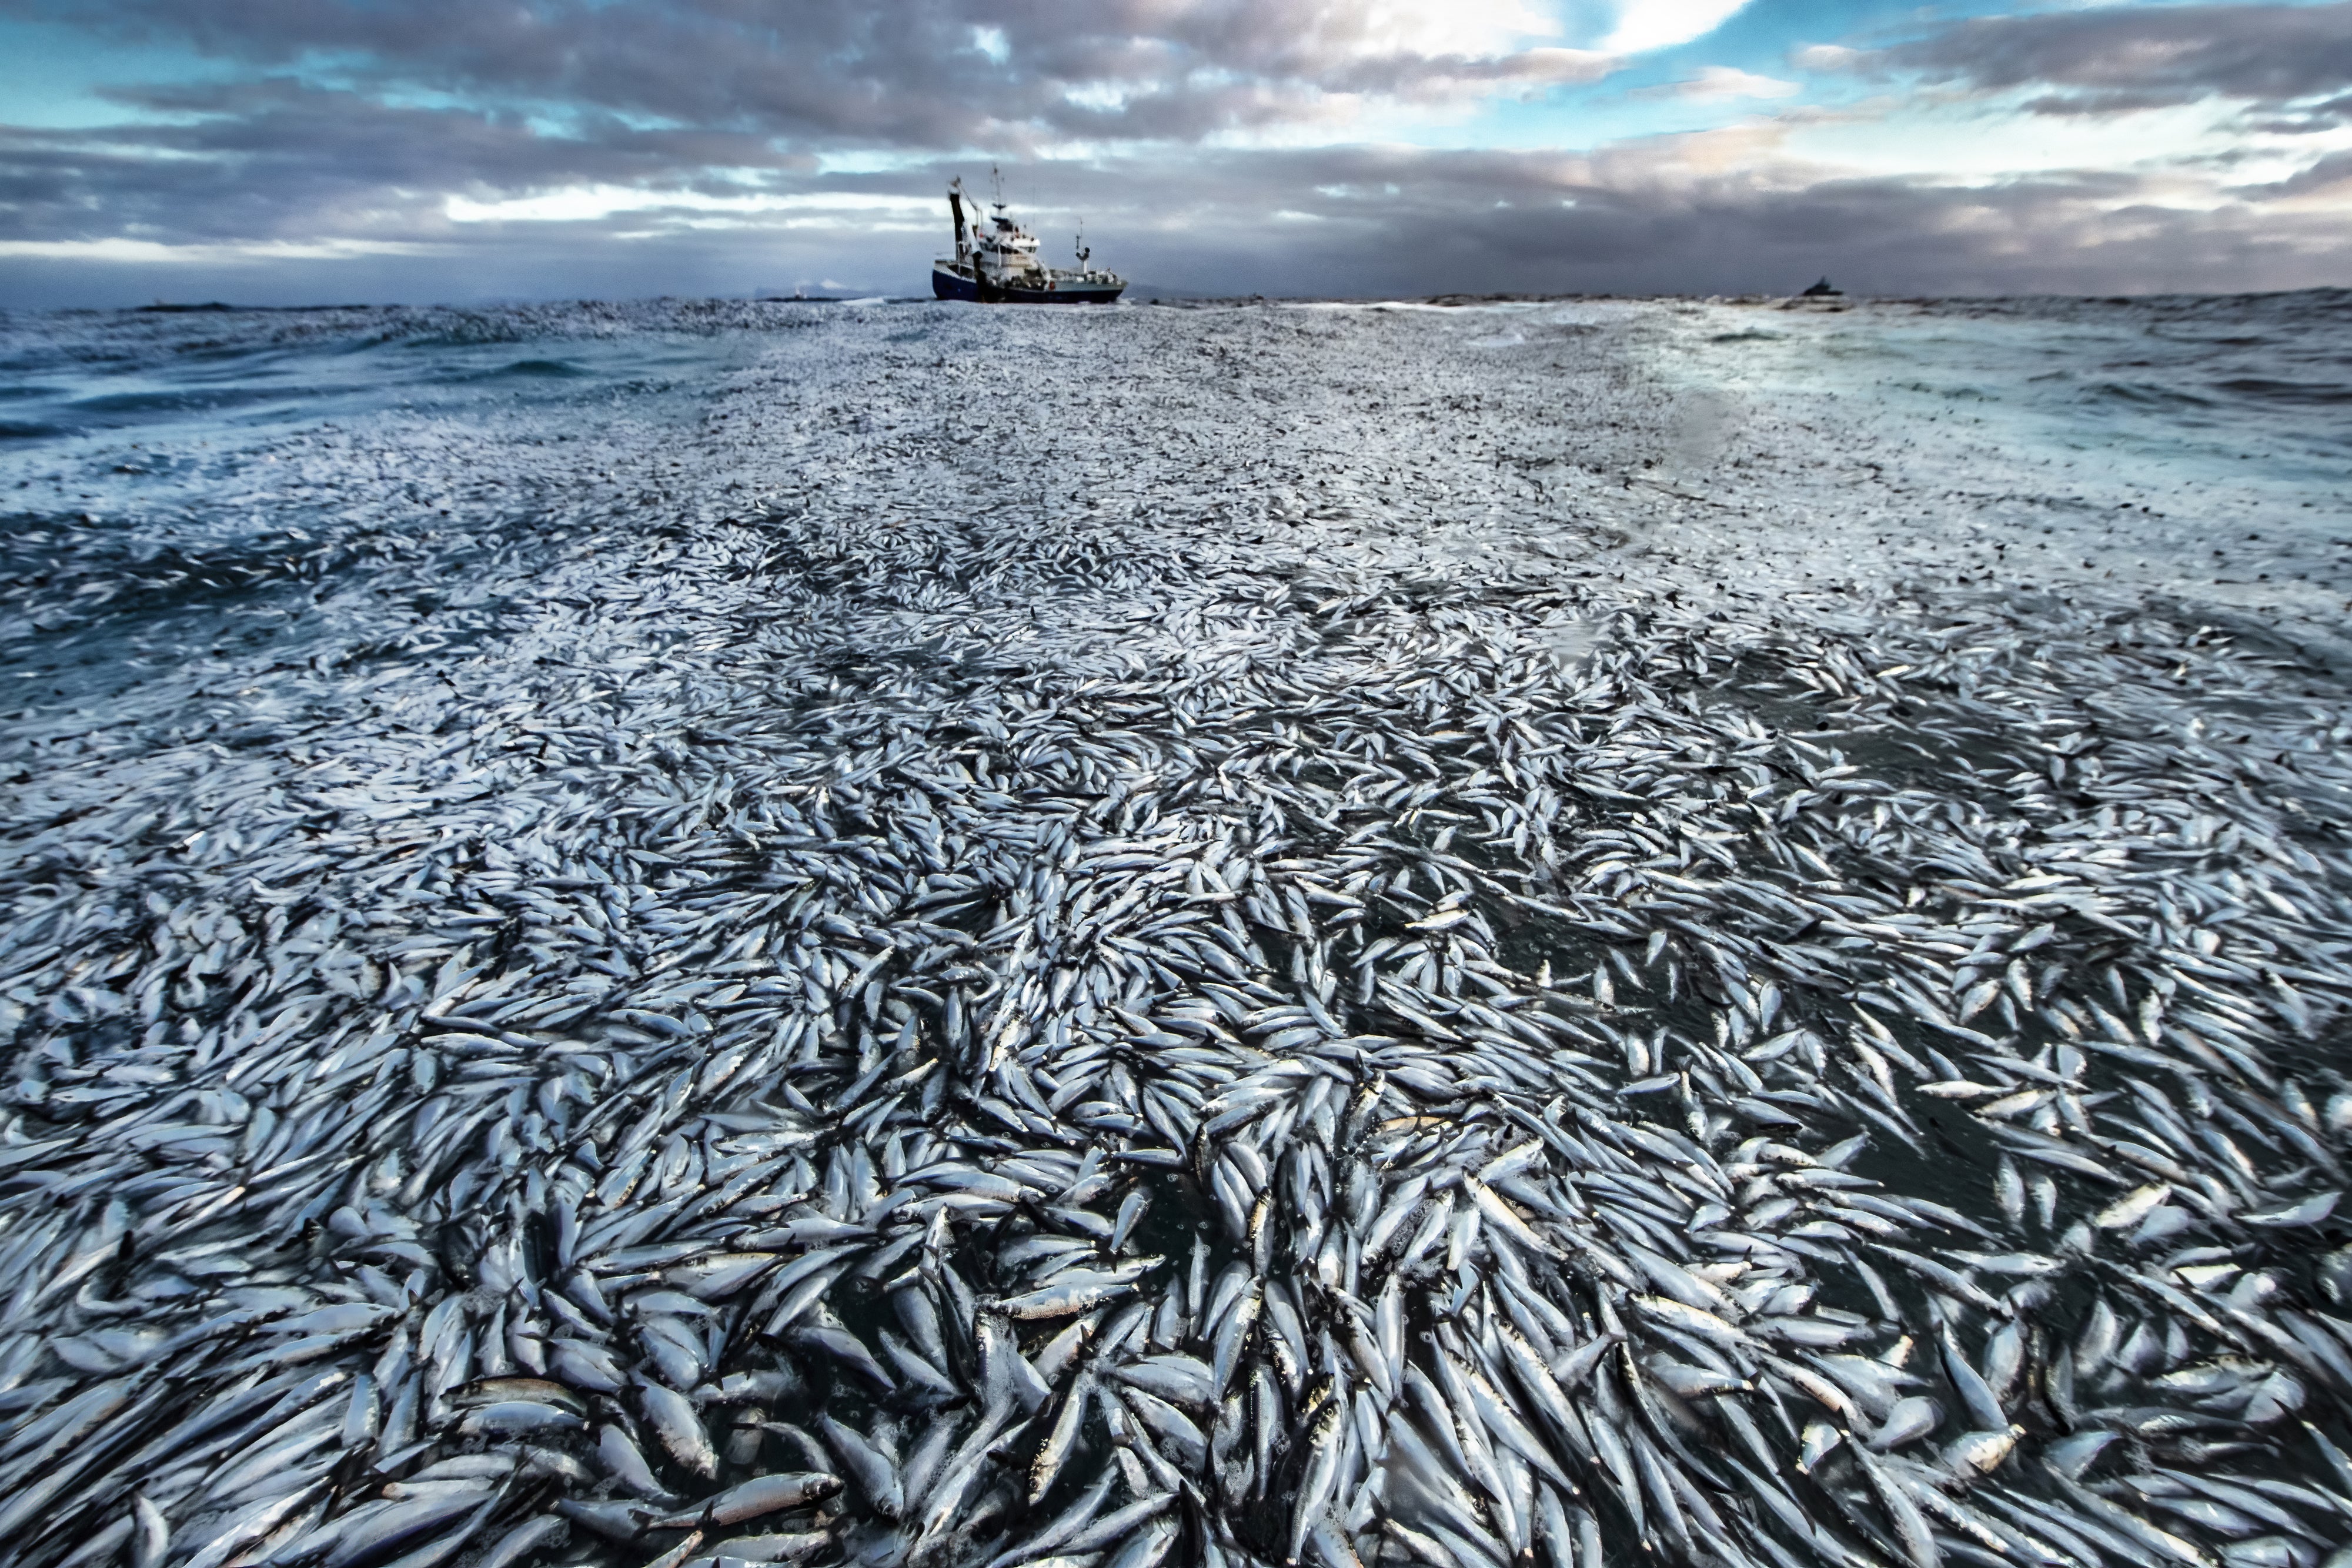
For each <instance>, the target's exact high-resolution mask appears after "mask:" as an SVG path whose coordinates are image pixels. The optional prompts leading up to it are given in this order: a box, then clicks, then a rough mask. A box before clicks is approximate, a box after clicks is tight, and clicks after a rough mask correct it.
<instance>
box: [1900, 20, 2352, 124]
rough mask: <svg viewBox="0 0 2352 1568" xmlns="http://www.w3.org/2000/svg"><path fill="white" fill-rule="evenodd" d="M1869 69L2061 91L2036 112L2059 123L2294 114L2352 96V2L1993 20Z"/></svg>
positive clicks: (1950, 32) (1980, 85)
mask: <svg viewBox="0 0 2352 1568" xmlns="http://www.w3.org/2000/svg"><path fill="white" fill-rule="evenodd" d="M1857 63H1859V64H1864V65H1865V66H1870V67H1875V68H1879V69H1881V70H1891V71H1900V72H1905V73H1917V74H1918V75H1921V76H1924V77H1926V78H1928V79H1930V80H1934V81H1944V82H1955V83H1960V84H1964V85H1966V86H1968V87H1971V88H1976V89H1983V90H1988V91H2001V90H2008V89H2018V88H2033V87H2048V88H2052V89H2056V90H2053V91H2051V92H2048V93H2045V94H2042V95H2041V96H2039V97H2037V98H2035V99H2032V100H2031V102H2030V103H2029V104H2028V106H2027V107H2029V108H2031V109H2033V110H2036V111H2039V112H2042V113H2048V114H2081V113H2105V112H2110V111H2114V110H2131V109H2151V108H2158V107H2162V106H2165V105H2169V104H2179V103H2192V102H2195V101H2197V100H2199V99H2207V98H2229V99H2250V100H2252V101H2253V102H2256V103H2260V104H2272V105H2276V104H2285V103H2291V102H2294V101H2295V100H2297V99H2308V98H2313V97H2317V96H2320V95H2326V94H2340V93H2342V92H2343V91H2344V90H2345V89H2347V87H2352V4H2336V5H2156V6H2128V7H2127V6H2120V5H2118V6H2110V7H2102V8H2099V9H2095V10H2088V11H2062V12H2053V13H2046V14H2043V15H2040V16H1987V17H1979V18H1978V19H1976V20H1973V21H1969V22H1963V23H1960V24H1959V25H1958V26H1952V27H1949V28H1946V29H1944V30H1942V31H1940V32H1938V33H1937V34H1935V35H1933V36H1932V37H1927V38H1924V39H1921V40H1919V41H1917V42H1915V43H1909V44H1904V45H1899V46H1897V47H1894V48H1890V49H1885V50H1882V51H1878V52H1876V53H1874V54H1870V55H1865V56H1864V57H1862V58H1861V60H1860V61H1858V62H1857ZM2341 107H2342V106H2341V103H2340V102H2339V104H2338V107H2337V112H2339V113H2340V112H2341Z"/></svg>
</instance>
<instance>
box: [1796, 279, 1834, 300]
mask: <svg viewBox="0 0 2352 1568" xmlns="http://www.w3.org/2000/svg"><path fill="white" fill-rule="evenodd" d="M1797 298H1800V299H1843V298H1845V290H1844V289H1843V288H1835V287H1831V284H1830V280H1829V279H1828V278H1826V277H1824V278H1822V280H1821V281H1820V282H1819V283H1816V284H1814V285H1813V286H1812V287H1811V288H1808V289H1806V290H1805V291H1804V292H1803V293H1802V294H1800V295H1799V296H1797Z"/></svg>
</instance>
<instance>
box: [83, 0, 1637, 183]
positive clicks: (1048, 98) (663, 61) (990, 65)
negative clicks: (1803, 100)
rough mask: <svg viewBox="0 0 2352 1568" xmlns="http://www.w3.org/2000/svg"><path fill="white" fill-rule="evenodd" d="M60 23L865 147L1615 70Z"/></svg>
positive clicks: (623, 15) (849, 20) (1235, 18)
mask: <svg viewBox="0 0 2352 1568" xmlns="http://www.w3.org/2000/svg"><path fill="white" fill-rule="evenodd" d="M37 14H39V15H43V16H51V17H55V18H58V19H62V20H68V21H70V22H73V23H75V24H77V25H79V26H86V27H89V28H92V29H95V30H98V31H100V32H102V33H105V34H108V35H110V36H114V37H140V38H143V39H162V40H166V41H171V42H175V43H177V42H184V43H187V44H190V45H193V46H194V47H196V48H197V49H199V50H201V51H203V52H205V53H206V54H208V55H212V56H215V57H226V58H230V59H238V60H245V61H249V62H253V63H255V64H257V65H261V66H264V67H267V68H288V67H291V66H295V65H297V64H303V63H309V64H311V65H313V66H317V65H318V64H319V63H320V62H322V61H328V62H331V69H332V71H333V72H334V74H335V75H336V76H337V77H338V78H341V79H345V80H349V81H352V82H353V83H355V84H360V85H369V86H374V87H379V88H388V87H395V86H399V85H402V84H424V85H428V86H429V87H431V88H432V89H434V90H436V91H438V92H446V93H461V94H474V95H479V96H482V97H485V98H489V99H499V100H512V101H526V102H527V101H541V102H549V103H561V104H566V105H585V106H593V107H594V108H597V109H602V110H607V111H611V112H614V113H619V114H624V115H627V116H631V117H635V118H640V119H643V118H656V119H660V120H672V121H677V122H679V123H685V124H697V125H713V126H723V127H728V128H730V129H737V130H743V131H754V132H757V133H760V134H764V135H772V136H777V137H785V138H791V139H793V140H795V141H804V142H811V141H813V142H824V143H835V144H842V145H856V146H859V147H877V146H890V147H915V148H939V149H947V148H955V147H963V146H971V145H992V146H1007V147H1010V146H1018V145H1022V144H1024V143H1027V142H1030V141H1034V140H1035V139H1036V138H1039V137H1043V136H1066V135H1072V134H1082V135H1085V136H1088V137H1092V138H1097V139H1100V138H1106V137H1108V138H1113V139H1116V138H1120V137H1146V138H1151V139H1165V138H1182V139H1192V138H1196V137H1200V136H1203V135H1206V134H1209V133H1211V132H1213V131H1222V130H1233V129H1243V128H1249V127H1255V126H1263V125H1265V124H1268V123H1272V122H1276V121H1282V120H1293V119H1297V118H1300V117H1302V116H1307V115H1311V114H1312V113H1313V112H1315V110H1316V109H1317V107H1318V103H1320V102H1321V100H1323V99H1326V98H1328V96H1330V95H1333V94H1352V93H1364V92H1379V93H1383V94H1390V95H1394V96H1400V97H1405V98H1425V97H1430V96H1438V95H1444V94H1445V93H1448V92H1452V91H1456V90H1460V89H1465V88H1472V87H1486V88H1490V89H1491V88H1492V87H1494V86H1496V85H1497V84H1504V85H1508V84H1511V83H1524V84H1528V85H1530V86H1535V85H1541V84H1543V83H1546V82H1553V81H1559V80H1583V79H1591V78H1593V77H1596V76H1598V75H1600V74H1602V73H1603V72H1604V71H1605V70H1606V69H1607V68H1608V62H1607V61H1606V60H1605V59H1604V58H1603V57H1600V56H1596V55H1591V54H1585V53H1581V52H1579V51H1572V50H1565V49H1546V50H1537V51H1533V52H1529V53H1523V54H1517V55H1501V56H1494V57H1482V56H1464V55H1461V54H1457V53H1450V52H1444V51H1439V52H1424V51H1422V50H1420V49H1418V48H1415V47H1411V30H1410V29H1408V30H1407V31H1406V32H1404V33H1402V34H1392V33H1391V30H1390V28H1389V21H1390V19H1391V18H1392V17H1393V15H1394V14H1393V13H1384V12H1382V11H1381V10H1380V9H1379V8H1376V7H1370V6H1364V5H1352V4H1348V3H1346V0H1211V3H1208V4H1201V5H1168V4H1165V3H1163V0H895V3H891V4H885V5H846V4H842V3H840V0H757V3H753V0H663V3H659V4H656V3H654V0H609V3H602V4H599V3H593V0H521V3H518V4H498V5H486V4H482V3H480V0H413V3H409V4H403V5H362V4H352V3H351V0H212V3H209V4H205V5H187V4H185V3H184V0H105V3H102V4H99V3H89V0H48V3H47V4H46V5H39V6H38V9H37ZM1407 16H1408V18H1410V16H1412V12H1411V11H1410V10H1408V12H1407Z"/></svg>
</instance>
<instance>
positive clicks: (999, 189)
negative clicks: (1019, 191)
mask: <svg viewBox="0 0 2352 1568" xmlns="http://www.w3.org/2000/svg"><path fill="white" fill-rule="evenodd" d="M988 186H989V189H990V191H992V193H994V194H995V197H996V200H995V202H994V203H993V204H992V205H993V206H995V208H996V209H997V210H998V211H999V212H1002V211H1003V210H1004V171H1003V170H1002V169H1000V168H998V167H997V166H996V165H995V164H993V163H991V164H990V165H989V166H988Z"/></svg>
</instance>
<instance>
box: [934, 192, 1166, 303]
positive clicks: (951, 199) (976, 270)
mask: <svg viewBox="0 0 2352 1568" xmlns="http://www.w3.org/2000/svg"><path fill="white" fill-rule="evenodd" d="M997 197H998V199H997V200H995V201H993V202H992V203H990V206H991V208H992V215H991V216H990V217H989V218H988V219H987V220H986V221H985V222H983V221H982V218H981V216H980V213H979V210H978V209H979V204H978V203H974V204H973V213H972V217H971V222H970V223H969V224H967V223H966V222H965V220H964V214H963V203H964V195H963V182H962V181H961V179H958V180H953V181H950V183H949V184H948V212H949V214H950V216H951V217H953V218H954V219H955V255H954V256H941V257H940V258H939V259H938V260H937V261H934V262H932V263H931V292H932V293H933V294H934V295H936V296H937V297H939V298H941V299H970V300H975V301H977V302H979V303H981V304H983V305H1108V304H1110V303H1111V302H1112V301H1113V300H1115V299H1117V298H1118V297H1119V295H1120V294H1121V293H1123V292H1125V290H1126V288H1127V279H1125V278H1123V277H1120V276H1119V275H1118V274H1117V273H1116V272H1106V271H1104V270H1102V269H1101V268H1099V267H1091V266H1089V265H1088V261H1089V259H1090V258H1091V257H1092V256H1093V254H1094V253H1093V252H1092V251H1090V250H1088V249H1087V245H1086V239H1085V236H1084V235H1081V236H1079V239H1078V243H1077V254H1078V265H1077V266H1076V267H1047V266H1046V265H1045V262H1044V261H1043V260H1042V259H1040V258H1039V256H1038V254H1037V236H1036V235H1033V234H1031V233H1030V232H1029V231H1028V230H1026V229H1024V228H1023V227H1022V226H1021V225H1018V224H1016V223H1014V222H1013V220H1012V219H1011V218H1009V217H1007V216H1005V215H1004V202H1003V190H1002V188H1001V187H1000V188H999V190H998V191H997Z"/></svg>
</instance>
